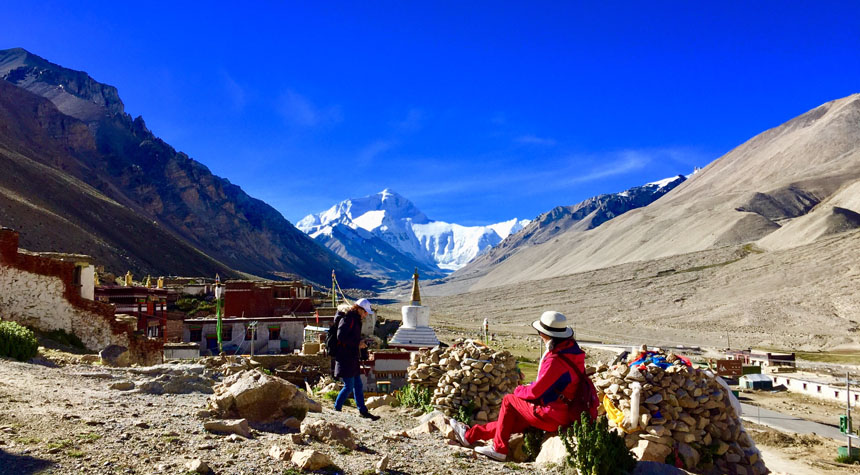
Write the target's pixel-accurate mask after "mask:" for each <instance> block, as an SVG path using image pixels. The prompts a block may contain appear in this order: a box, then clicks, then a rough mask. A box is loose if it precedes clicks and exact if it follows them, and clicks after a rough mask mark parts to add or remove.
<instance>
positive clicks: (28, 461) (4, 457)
mask: <svg viewBox="0 0 860 475" xmlns="http://www.w3.org/2000/svg"><path fill="white" fill-rule="evenodd" d="M53 466H54V462H52V461H50V460H45V459H40V458H36V457H30V456H29V455H17V454H11V453H9V452H6V451H4V450H2V449H0V475H6V474H10V475H11V474H13V473H14V474H16V475H18V474H20V475H28V474H31V473H38V472H41V471H43V470H46V469H48V468H51V467H53Z"/></svg>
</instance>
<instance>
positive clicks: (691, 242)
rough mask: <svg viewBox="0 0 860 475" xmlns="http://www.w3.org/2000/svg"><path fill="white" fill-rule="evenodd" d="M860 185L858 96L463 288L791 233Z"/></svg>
mask: <svg viewBox="0 0 860 475" xmlns="http://www.w3.org/2000/svg"><path fill="white" fill-rule="evenodd" d="M858 179H860V95H858V94H855V95H852V96H849V97H846V98H843V99H839V100H836V101H832V102H828V103H827V104H824V105H822V106H820V107H817V108H815V109H813V110H811V111H809V112H807V113H806V114H803V115H801V116H799V117H797V118H795V119H793V120H791V121H789V122H786V123H785V124H783V125H781V126H779V127H776V128H774V129H771V130H768V131H766V132H764V133H762V134H760V135H758V136H756V137H754V138H752V139H750V140H749V141H747V142H746V143H744V144H743V145H741V146H739V147H737V148H735V149H734V150H732V151H730V152H729V153H727V154H726V155H724V156H723V157H721V158H719V159H717V160H716V161H714V162H713V163H711V164H710V165H708V166H707V167H706V168H705V169H703V170H702V171H700V172H699V173H697V174H695V175H693V176H692V177H691V178H690V179H688V180H687V181H685V182H684V183H682V184H681V185H680V186H678V187H677V188H675V189H674V190H672V191H671V192H669V193H668V194H667V195H666V196H664V197H663V198H661V199H660V200H658V201H656V202H654V203H653V204H651V205H650V206H647V207H645V208H640V209H637V210H633V211H630V212H628V213H625V214H624V215H622V216H619V217H618V218H615V219H612V220H610V221H608V222H606V223H604V224H603V225H602V226H600V227H598V228H595V229H592V230H589V231H587V232H579V233H572V232H567V233H564V234H562V235H559V236H558V237H557V238H556V239H554V240H552V241H550V242H546V243H543V244H540V245H537V246H534V247H530V248H527V249H524V250H522V251H520V252H518V253H516V254H514V255H513V256H511V257H510V258H508V259H506V260H505V261H503V262H501V263H500V264H499V265H497V266H495V267H494V268H493V269H492V270H490V271H489V272H488V273H487V274H486V275H485V276H483V277H479V278H477V279H472V280H471V281H468V282H463V283H461V284H460V286H461V288H462V285H464V284H465V285H466V286H468V287H469V288H472V289H479V288H488V287H493V286H497V285H503V284H508V283H514V282H522V281H527V280H534V279H543V278H549V277H555V276H561V275H566V274H572V273H575V272H581V271H585V270H590V269H599V268H603V267H608V266H612V265H616V264H621V263H625V262H633V261H643V260H650V259H656V258H663V257H667V256H672V255H677V254H682V253H688V252H695V251H701V250H704V249H709V248H716V247H721V246H732V245H737V244H741V243H747V242H753V241H757V240H759V239H762V238H764V237H765V236H767V235H769V234H771V233H773V232H774V231H776V230H778V229H780V228H781V227H782V226H786V229H787V230H788V229H789V228H788V227H787V225H788V224H789V223H790V222H791V221H792V220H793V219H796V218H798V217H800V216H804V215H806V214H807V213H809V212H810V211H811V210H815V209H816V206H818V205H819V203H821V202H822V201H823V200H826V199H827V198H828V197H830V196H831V195H834V193H836V192H837V191H839V190H840V189H842V188H843V187H847V186H849V185H851V184H852V183H854V182H856V181H857V180H858ZM842 207H843V208H846V209H849V210H851V211H854V212H860V207H855V208H851V207H850V206H842ZM834 219H836V220H837V221H838V223H837V225H834V224H833V220H830V221H828V222H827V223H825V224H823V225H825V226H830V227H831V228H833V229H836V228H838V229H842V230H845V229H849V228H850V227H851V226H852V223H854V221H853V220H852V219H845V217H844V215H843V216H842V217H841V218H840V217H837V218H834ZM834 226H835V228H834ZM824 234H827V233H823V234H822V235H824ZM787 241H790V239H786V238H783V239H782V242H787ZM805 242H808V240H799V241H798V242H797V244H802V243H805ZM456 285H457V284H456V283H455V284H452V286H454V287H456Z"/></svg>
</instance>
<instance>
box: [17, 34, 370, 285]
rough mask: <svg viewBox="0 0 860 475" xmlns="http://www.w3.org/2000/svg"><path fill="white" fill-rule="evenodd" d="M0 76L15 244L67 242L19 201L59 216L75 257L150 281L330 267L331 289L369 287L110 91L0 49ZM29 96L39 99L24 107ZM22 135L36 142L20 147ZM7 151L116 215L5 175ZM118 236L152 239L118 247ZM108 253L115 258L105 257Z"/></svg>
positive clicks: (322, 274)
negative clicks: (86, 256) (160, 134)
mask: <svg viewBox="0 0 860 475" xmlns="http://www.w3.org/2000/svg"><path fill="white" fill-rule="evenodd" d="M0 78H2V79H4V80H5V81H3V82H2V84H3V86H4V91H6V92H5V93H4V94H3V96H2V100H3V107H4V108H5V110H6V111H7V113H6V115H5V119H6V120H4V121H3V122H2V123H0V131H5V132H7V133H6V134H5V135H4V141H3V143H2V144H0V145H2V146H3V148H4V149H5V150H7V151H8V152H10V153H7V154H5V155H4V157H3V158H4V159H5V160H6V163H4V164H3V165H4V166H7V167H10V173H11V172H12V171H14V173H19V174H18V175H16V174H10V175H7V176H6V179H7V180H6V181H7V182H12V183H16V182H17V183H18V184H19V185H21V186H18V188H16V189H15V190H10V191H9V192H7V193H5V195H6V198H5V201H6V206H5V213H6V214H7V215H12V214H14V215H16V216H19V218H17V221H12V220H11V219H10V218H7V220H6V221H5V222H0V224H4V225H7V226H17V227H19V229H20V227H21V226H24V229H20V230H21V231H22V238H23V239H24V241H23V245H24V246H25V247H29V248H31V249H33V250H49V249H50V250H57V249H58V248H63V249H65V248H66V247H67V245H64V244H63V243H62V242H61V241H63V239H61V236H62V235H64V234H65V233H64V232H63V231H60V229H61V228H57V227H55V226H53V225H49V224H47V222H44V221H43V223H45V225H44V226H40V227H39V226H34V225H33V223H32V221H33V220H32V219H29V215H28V214H27V213H28V210H27V208H26V207H27V204H28V203H30V204H32V203H39V205H38V207H39V208H40V213H41V214H42V215H45V216H51V217H52V218H51V219H49V220H48V221H51V222H59V221H62V220H65V221H66V222H65V223H64V227H65V228H69V229H73V228H79V229H80V230H82V232H78V233H77V234H78V235H80V238H79V239H78V240H77V242H75V245H76V246H78V247H76V248H75V249H74V250H75V251H77V252H84V253H90V254H93V255H95V256H96V257H98V258H99V259H105V260H104V261H103V262H106V263H107V264H109V266H110V267H111V270H113V271H115V272H121V273H122V272H124V271H125V270H126V267H128V268H131V269H132V270H133V271H135V272H146V273H154V274H176V273H186V272H187V271H186V270H185V269H186V268H187V267H188V266H185V262H186V261H187V260H191V261H194V262H196V264H194V265H193V266H191V267H192V268H194V269H199V271H198V272H197V273H201V274H213V273H215V272H216V271H219V270H223V269H224V268H225V267H226V268H232V269H236V270H238V271H242V272H245V273H249V274H254V275H258V276H263V277H275V276H277V275H282V274H284V273H290V274H296V275H300V276H302V277H305V278H308V279H311V280H313V281H317V282H326V281H327V279H328V276H329V274H330V272H331V270H332V269H334V270H335V271H337V272H338V275H339V276H341V277H340V281H341V282H342V283H343V285H346V286H368V285H371V284H372V281H371V280H369V279H365V278H361V277H357V276H355V269H354V267H353V266H352V265H350V264H349V263H347V262H346V261H344V260H342V259H340V258H338V257H337V256H335V255H334V254H332V253H331V252H329V251H328V250H326V249H325V248H323V247H322V246H319V245H317V244H316V243H314V242H313V241H312V240H310V239H308V238H307V237H306V236H305V235H304V234H303V233H301V232H300V231H298V230H297V229H296V228H295V227H294V226H293V225H292V224H290V223H289V222H288V221H287V220H286V219H284V217H283V216H282V215H281V214H280V213H278V212H277V211H276V210H275V209H274V208H272V207H271V206H269V205H267V204H266V203H264V202H262V201H260V200H257V199H254V198H252V197H250V196H248V195H247V194H246V193H245V192H244V191H242V189H241V188H239V187H238V186H236V185H233V184H231V183H230V182H229V181H228V180H226V179H223V178H220V177H217V176H215V175H213V174H212V173H211V172H210V171H209V170H208V169H207V168H206V167H205V166H204V165H202V164H201V163H199V162H197V161H195V160H193V159H191V158H190V157H189V156H188V155H186V154H184V153H182V152H177V151H176V150H174V149H173V148H172V147H171V146H170V145H168V144H167V143H165V142H164V141H162V140H161V139H159V138H157V137H156V136H155V135H153V134H152V132H150V131H149V130H148V129H147V128H146V125H145V123H144V121H143V119H142V118H141V117H138V118H136V119H132V118H131V116H130V115H128V114H126V113H125V112H124V108H123V105H122V102H121V100H120V98H119V95H118V93H117V91H116V89H115V88H113V87H111V86H107V85H104V84H100V83H98V82H97V81H95V80H93V79H92V78H90V77H89V76H88V75H87V74H86V73H83V72H80V71H72V70H69V69H66V68H63V67H61V66H58V65H55V64H53V63H50V62H48V61H46V60H44V59H42V58H40V57H38V56H35V55H33V54H31V53H28V52H27V51H25V50H23V49H20V48H16V49H11V50H4V51H0ZM10 85H14V86H12V89H10ZM13 90H17V91H22V92H24V94H21V93H17V92H14V93H13ZM34 94H35V95H38V96H41V97H42V98H45V99H47V100H42V101H38V100H35V99H34V97H35V96H34ZM16 114H17V115H27V114H30V117H29V119H30V120H29V121H26V123H25V124H16V123H13V122H10V121H11V120H12V119H11V118H12V117H14V116H15V115H16ZM32 137H38V140H29V139H30V138H32ZM10 154H15V158H16V159H17V162H18V165H16V166H17V167H19V168H20V167H22V165H20V163H24V162H27V163H28V164H27V167H29V168H33V164H34V163H35V164H38V165H41V166H43V167H47V169H48V172H47V174H48V175H55V176H56V178H55V180H56V181H59V182H63V181H65V182H66V183H74V187H75V188H80V187H81V185H84V186H83V189H84V190H85V191H84V193H85V194H89V196H91V197H92V196H97V197H99V198H102V201H105V200H106V201H109V202H112V203H113V204H114V205H115V206H114V208H116V209H120V208H124V210H122V211H116V210H111V211H110V212H104V213H102V212H95V211H94V210H89V209H87V210H79V212H78V213H77V214H75V213H70V212H69V211H68V209H69V208H72V207H76V206H79V203H77V202H76V201H77V199H76V194H75V193H69V192H64V191H61V190H62V187H59V188H58V189H57V191H56V192H51V193H50V194H49V193H47V190H46V189H43V188H42V187H41V186H39V184H40V181H39V180H35V181H33V179H32V178H31V177H29V176H25V175H23V174H22V173H24V172H23V171H21V170H20V169H16V170H12V167H13V165H12V164H11V163H9V162H11V161H12V159H11V158H10ZM28 161H29V162H28ZM31 175H32V173H31ZM27 180H30V181H27ZM117 213H120V214H123V215H124V216H125V215H129V216H132V215H136V216H137V218H136V219H137V222H139V223H141V224H140V225H139V226H138V227H136V228H135V227H132V226H129V225H125V224H124V223H123V222H116V220H117V218H116V217H115V216H114V215H115V214H117ZM81 215H88V216H81ZM129 219H132V218H129ZM28 223H29V224H28ZM28 228H29V229H28ZM105 229H112V231H111V232H106V231H105ZM117 235H122V236H125V237H124V238H123V239H120V238H119V237H117ZM153 236H158V238H157V239H156V238H154V237H153ZM161 236H164V238H163V240H162V239H161ZM130 240H134V241H147V240H149V241H157V242H150V243H148V244H146V245H136V246H129V244H128V242H127V241H130ZM167 242H171V244H170V245H168V244H166V243H167ZM144 247H145V248H146V250H144ZM176 249H181V251H177V252H179V254H180V255H178V256H176V259H165V257H166V256H169V255H172V253H173V252H174V251H175V250H176ZM110 252H114V253H119V254H125V256H124V258H123V259H118V258H113V259H111V258H109V257H107V254H109V253H110ZM194 255H196V257H191V256H194ZM123 261H124V262H123Z"/></svg>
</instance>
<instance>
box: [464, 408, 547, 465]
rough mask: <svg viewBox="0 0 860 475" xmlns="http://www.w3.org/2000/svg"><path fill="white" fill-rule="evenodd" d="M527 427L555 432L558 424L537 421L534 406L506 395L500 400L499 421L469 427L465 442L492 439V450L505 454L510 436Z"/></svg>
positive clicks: (471, 442)
mask: <svg viewBox="0 0 860 475" xmlns="http://www.w3.org/2000/svg"><path fill="white" fill-rule="evenodd" d="M529 427H537V428H538V429H540V430H545V431H547V432H555V431H557V430H558V423H556V422H553V421H548V420H542V419H538V418H537V417H536V416H535V413H534V405H532V404H531V403H529V402H528V401H526V400H524V399H520V398H518V397H516V396H514V395H513V394H507V395H505V397H504V398H503V399H502V407H501V409H500V410H499V420H497V421H494V422H490V423H488V424H484V425H482V426H479V425H475V426H472V427H470V428H469V430H467V431H466V442H468V443H470V444H473V443H475V442H476V441H478V440H490V439H493V448H495V449H496V452H498V453H500V454H506V453H508V439H510V438H511V434H518V433H521V432H522V431H524V430H526V429H527V428H529Z"/></svg>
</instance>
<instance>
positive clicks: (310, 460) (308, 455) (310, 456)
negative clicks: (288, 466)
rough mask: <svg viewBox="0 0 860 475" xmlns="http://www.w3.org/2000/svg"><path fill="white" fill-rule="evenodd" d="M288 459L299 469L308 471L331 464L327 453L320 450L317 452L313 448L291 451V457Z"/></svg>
mask: <svg viewBox="0 0 860 475" xmlns="http://www.w3.org/2000/svg"><path fill="white" fill-rule="evenodd" d="M290 460H291V461H292V462H293V463H294V464H296V465H297V466H298V467H299V468H300V469H302V470H306V471H309V472H313V471H315V470H319V469H321V468H326V467H328V466H329V465H331V464H332V462H331V459H330V458H329V457H328V455H326V454H324V453H322V452H317V451H316V450H313V449H309V450H302V451H301V452H295V453H293V457H292V458H291V459H290Z"/></svg>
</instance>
